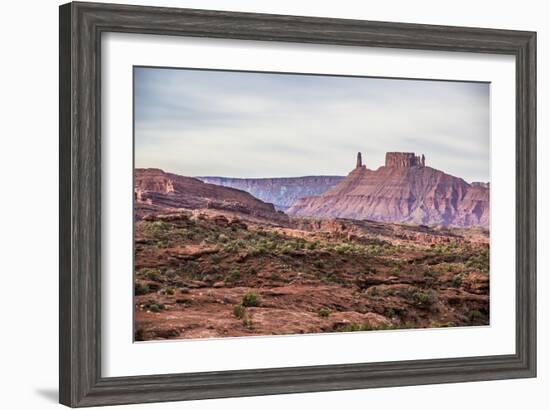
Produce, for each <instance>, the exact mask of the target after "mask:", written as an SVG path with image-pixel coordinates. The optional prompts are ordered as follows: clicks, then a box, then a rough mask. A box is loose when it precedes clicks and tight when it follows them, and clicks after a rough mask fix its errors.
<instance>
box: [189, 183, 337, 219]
mask: <svg viewBox="0 0 550 410" xmlns="http://www.w3.org/2000/svg"><path fill="white" fill-rule="evenodd" d="M196 178H197V179H199V180H201V181H203V182H207V183H209V184H214V185H221V186H226V187H231V188H236V189H240V190H242V191H246V192H248V193H250V194H252V195H253V196H255V197H256V198H258V199H261V200H262V201H264V202H267V203H271V204H273V205H275V208H276V209H277V210H283V211H284V210H286V209H288V208H290V207H291V206H292V205H293V204H294V203H295V202H296V201H297V200H298V199H299V198H305V197H308V196H313V195H320V194H322V193H324V192H326V191H328V190H329V189H330V188H332V187H333V186H335V185H336V184H338V182H340V181H341V180H342V179H344V177H343V176H325V175H320V176H305V177H294V178H225V177H196Z"/></svg>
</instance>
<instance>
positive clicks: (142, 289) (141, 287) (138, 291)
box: [134, 282, 151, 296]
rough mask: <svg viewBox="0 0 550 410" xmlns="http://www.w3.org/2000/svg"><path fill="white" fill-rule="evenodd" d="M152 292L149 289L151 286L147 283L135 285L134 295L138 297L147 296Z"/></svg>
mask: <svg viewBox="0 0 550 410" xmlns="http://www.w3.org/2000/svg"><path fill="white" fill-rule="evenodd" d="M150 291H151V289H149V285H147V284H146V283H141V282H136V283H135V285H134V294H135V295H136V296H139V295H146V294H148V293H149V292H150Z"/></svg>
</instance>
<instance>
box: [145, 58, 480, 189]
mask: <svg viewBox="0 0 550 410" xmlns="http://www.w3.org/2000/svg"><path fill="white" fill-rule="evenodd" d="M134 70H135V71H134V75H135V77H134V78H135V119H134V120H135V165H136V167H140V168H141V167H156V168H161V169H164V170H166V171H170V172H174V173H178V174H181V175H190V176H199V175H218V176H228V177H251V178H252V177H279V176H304V175H346V174H347V173H348V172H349V171H350V170H351V169H352V168H353V166H354V164H355V155H356V153H357V151H361V152H362V153H363V156H364V158H365V159H366V163H367V167H369V168H373V169H376V168H378V167H379V166H381V165H383V161H384V154H385V153H386V151H407V152H416V153H417V154H425V155H426V165H429V166H432V167H434V168H438V169H441V170H443V171H445V172H448V173H450V174H453V175H456V176H459V177H462V178H464V179H465V180H467V181H470V182H471V181H489V132H490V131H489V130H490V121H489V87H490V86H489V84H486V83H465V82H447V81H419V80H396V79H378V78H358V77H334V76H314V75H295V74H269V73H245V72H231V71H208V70H188V69H160V68H145V67H136V68H135V69H134Z"/></svg>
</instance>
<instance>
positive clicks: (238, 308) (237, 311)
mask: <svg viewBox="0 0 550 410" xmlns="http://www.w3.org/2000/svg"><path fill="white" fill-rule="evenodd" d="M244 314H245V308H244V306H243V305H242V304H240V303H239V304H238V305H235V306H233V316H235V317H236V318H237V319H242V318H244Z"/></svg>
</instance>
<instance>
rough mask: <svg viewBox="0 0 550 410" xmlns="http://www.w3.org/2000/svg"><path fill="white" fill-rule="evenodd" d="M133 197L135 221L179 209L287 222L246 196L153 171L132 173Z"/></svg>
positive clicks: (257, 200) (160, 171)
mask: <svg viewBox="0 0 550 410" xmlns="http://www.w3.org/2000/svg"><path fill="white" fill-rule="evenodd" d="M134 195H135V211H136V216H137V217H138V218H139V217H141V216H144V215H146V214H147V213H148V212H158V211H162V210H172V209H182V208H183V209H216V210H220V211H231V212H237V213H241V214H248V215H253V216H257V217H261V218H265V219H271V220H281V219H287V218H288V217H286V216H285V215H283V214H281V213H280V212H277V211H276V210H275V207H274V206H273V204H268V203H265V202H263V201H261V200H259V199H257V198H255V197H253V196H252V195H250V194H249V193H247V192H244V191H240V190H238V189H233V188H228V187H223V186H218V185H213V184H208V183H205V182H202V181H199V180H198V179H195V178H190V177H184V176H181V175H176V174H171V173H168V172H164V171H162V170H160V169H154V168H148V169H136V170H135V174H134Z"/></svg>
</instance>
